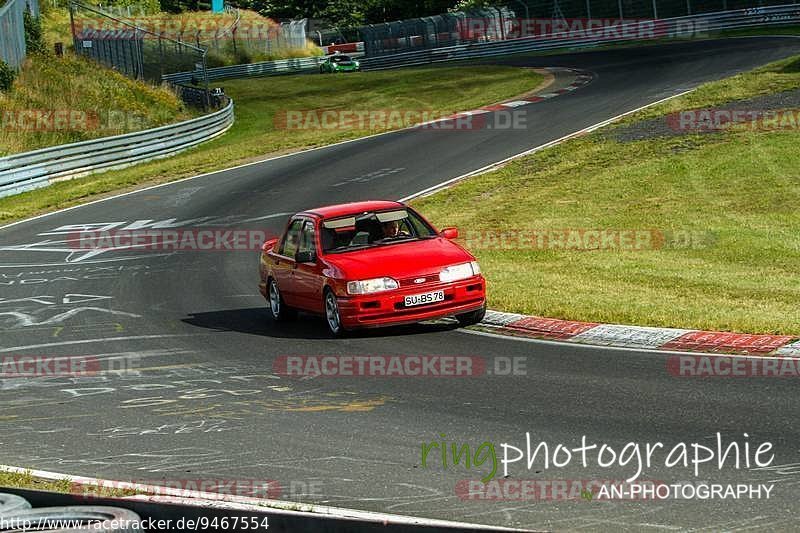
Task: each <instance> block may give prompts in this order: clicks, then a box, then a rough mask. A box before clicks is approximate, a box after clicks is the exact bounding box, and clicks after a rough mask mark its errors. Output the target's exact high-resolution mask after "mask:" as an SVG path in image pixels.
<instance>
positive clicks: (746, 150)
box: [414, 57, 800, 334]
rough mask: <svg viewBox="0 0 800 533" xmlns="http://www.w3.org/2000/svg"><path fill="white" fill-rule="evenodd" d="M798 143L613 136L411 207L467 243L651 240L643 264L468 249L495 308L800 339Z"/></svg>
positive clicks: (587, 253) (768, 79) (744, 90)
mask: <svg viewBox="0 0 800 533" xmlns="http://www.w3.org/2000/svg"><path fill="white" fill-rule="evenodd" d="M798 65H800V58H797V57H796V58H793V59H791V60H787V61H781V62H778V63H776V64H773V65H770V66H768V67H765V68H762V69H759V70H758V71H756V72H753V73H747V74H743V75H740V76H736V77H734V78H731V79H728V80H722V81H719V82H714V83H711V84H707V85H705V86H703V87H701V88H700V89H699V90H698V91H696V92H695V93H690V94H688V95H685V96H683V97H681V98H679V99H675V100H672V101H670V102H667V103H664V104H662V105H660V106H658V107H656V108H654V109H650V110H645V111H643V112H641V113H639V114H638V115H637V116H636V117H633V118H629V119H627V120H626V121H625V122H627V123H630V122H634V121H635V120H638V119H641V118H653V117H654V116H659V115H663V114H664V113H667V112H671V111H675V110H678V109H687V108H692V107H697V106H705V107H708V106H709V105H716V104H719V103H722V102H725V101H730V100H732V99H734V98H745V97H749V96H755V95H759V94H764V93H768V92H773V91H775V90H779V89H786V88H792V87H797V86H798V84H800V69H799V68H798ZM798 146H800V134H798V132H797V130H796V129H795V130H792V131H774V132H767V131H762V132H756V131H742V130H738V131H728V132H725V133H718V134H711V135H697V134H694V135H689V136H681V137H673V138H654V139H648V140H643V141H636V142H619V141H617V140H614V138H613V137H612V136H611V135H609V131H608V130H603V131H600V132H596V133H594V134H591V135H588V136H585V137H581V138H577V139H575V140H571V141H568V142H566V143H564V144H561V145H559V146H557V147H554V148H551V149H548V150H545V151H542V152H539V153H537V154H534V155H532V156H528V157H525V158H521V159H520V160H517V161H515V162H513V163H510V164H509V165H507V166H505V167H504V168H502V169H500V170H498V171H494V172H490V173H487V174H484V175H481V176H477V177H474V178H471V179H469V180H467V181H465V182H463V183H461V184H458V185H456V186H454V187H452V188H450V189H447V190H444V191H442V192H439V193H437V194H435V195H433V196H430V197H427V198H422V199H419V200H417V201H415V202H414V204H415V206H416V207H418V208H419V209H420V210H421V211H422V212H424V213H425V214H426V215H428V216H429V217H430V218H431V220H432V221H433V222H434V223H436V224H438V225H440V226H447V225H456V226H458V227H459V228H460V229H461V231H462V234H465V235H467V236H470V235H472V236H474V235H476V233H475V232H481V231H494V230H499V231H507V232H511V233H513V232H517V231H526V230H527V231H531V230H547V229H568V228H572V229H578V228H589V229H620V230H624V229H656V230H659V231H662V232H663V233H665V234H667V235H669V234H670V233H672V232H688V233H689V234H695V235H698V236H700V237H701V238H699V239H696V240H695V242H694V245H692V246H686V247H684V246H679V245H677V244H676V243H672V245H668V246H664V247H661V248H657V249H650V250H646V251H610V250H603V251H597V250H584V251H577V250H564V249H562V250H553V249H538V250H536V249H532V248H533V247H528V248H527V249H517V250H498V249H491V247H490V246H487V245H485V243H486V241H485V240H484V241H476V240H475V239H474V237H472V238H471V239H472V242H473V243H476V242H478V243H484V244H479V245H478V247H477V248H475V249H473V251H474V253H475V254H476V255H477V257H478V259H479V260H480V262H481V264H482V268H483V270H484V272H485V274H486V276H487V278H488V280H489V297H490V305H491V307H492V308H495V309H502V310H506V311H513V312H520V313H529V314H534V315H540V316H547V317H554V318H564V319H572V320H586V321H599V322H611V323H625V324H638V325H652V326H667V327H684V328H698V329H711V330H726V331H742V332H751V333H786V334H798V333H800V313H798V312H797V302H798V301H799V300H800V210H798V209H797V206H798V205H800V170H799V169H798V165H797V161H798V153H800V152H798Z"/></svg>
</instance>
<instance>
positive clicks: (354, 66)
mask: <svg viewBox="0 0 800 533" xmlns="http://www.w3.org/2000/svg"><path fill="white" fill-rule="evenodd" d="M359 70H361V64H360V63H359V62H358V60H357V59H353V58H352V57H350V56H346V55H342V54H335V55H332V56H328V57H327V58H325V61H323V62H322V63H320V65H319V71H320V73H321V74H325V73H326V72H328V73H331V72H358V71H359Z"/></svg>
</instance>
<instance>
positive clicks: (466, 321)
mask: <svg viewBox="0 0 800 533" xmlns="http://www.w3.org/2000/svg"><path fill="white" fill-rule="evenodd" d="M484 316H486V306H485V305H484V306H483V307H481V308H480V309H478V310H477V311H470V312H469V313H462V314H460V315H456V320H458V324H459V325H460V326H461V327H462V328H464V327H467V326H474V325H475V324H477V323H479V322H480V321H481V320H483V317H484Z"/></svg>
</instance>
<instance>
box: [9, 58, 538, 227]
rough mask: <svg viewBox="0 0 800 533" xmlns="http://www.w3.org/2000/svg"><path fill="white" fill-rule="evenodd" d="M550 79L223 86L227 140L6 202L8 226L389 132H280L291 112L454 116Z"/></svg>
mask: <svg viewBox="0 0 800 533" xmlns="http://www.w3.org/2000/svg"><path fill="white" fill-rule="evenodd" d="M541 81H542V76H541V75H539V74H537V73H535V72H534V71H532V70H529V69H519V68H514V67H487V66H478V67H449V68H439V67H434V68H419V69H402V70H398V71H392V72H388V71H387V72H368V73H354V74H347V75H341V76H339V75H328V76H323V75H301V76H284V77H270V78H260V79H248V80H230V81H226V82H222V83H221V85H222V86H224V88H225V92H226V93H227V94H229V95H230V96H232V97H233V99H234V101H235V104H236V122H235V124H234V126H233V128H232V129H231V130H230V131H229V132H228V133H227V134H225V135H223V136H221V137H219V138H218V139H215V140H213V141H211V142H209V143H206V144H203V145H201V146H200V147H198V148H195V149H193V150H190V151H187V152H185V153H183V154H180V155H177V156H175V157H172V158H169V159H164V160H160V161H156V162H151V163H145V164H142V165H138V166H135V167H131V168H128V169H124V170H119V171H111V172H106V173H103V174H97V175H93V176H90V177H87V178H82V179H78V180H73V181H67V182H61V183H57V184H54V185H51V186H50V187H47V188H44V189H39V190H36V191H31V192H28V193H23V194H19V195H16V196H12V197H7V198H2V199H0V224H2V223H7V222H11V221H13V220H17V219H21V218H25V217H28V216H31V215H34V214H37V213H42V212H45V211H48V210H54V209H59V208H63V207H67V206H70V205H75V204H78V203H81V202H84V201H87V200H91V199H93V198H95V197H97V196H98V195H101V194H104V193H110V192H116V191H120V190H124V189H126V188H132V187H137V186H142V185H145V184H152V183H158V182H166V181H171V180H175V179H178V178H181V177H185V176H191V175H195V174H198V173H202V172H208V171H213V170H218V169H221V168H224V167H226V166H232V165H236V164H240V163H243V162H247V161H250V160H254V159H261V158H264V157H266V156H269V155H274V154H280V153H286V152H289V151H293V150H297V149H301V148H307V147H312V146H320V145H324V144H328V143H332V142H336V141H342V140H345V139H353V138H356V137H360V136H364V135H368V134H371V133H376V132H378V131H381V130H351V129H348V130H338V129H337V130H331V129H294V130H285V129H276V128H275V126H274V124H273V117H274V116H275V114H276V113H278V112H281V111H287V110H309V109H317V108H320V107H323V106H324V108H325V109H334V110H336V109H338V110H369V109H376V110H386V109H396V110H409V109H410V110H421V109H431V110H436V111H437V112H439V113H442V114H446V113H452V112H455V111H461V110H467V109H472V108H474V107H477V106H481V105H484V104H488V103H492V102H496V101H500V100H504V99H508V98H512V97H514V96H517V95H519V94H522V93H525V92H528V91H530V90H531V89H534V88H535V87H537V86H538V85H539V84H540V82H541Z"/></svg>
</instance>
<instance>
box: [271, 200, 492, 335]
mask: <svg viewBox="0 0 800 533" xmlns="http://www.w3.org/2000/svg"><path fill="white" fill-rule="evenodd" d="M457 237H458V230H456V229H455V228H446V229H444V230H442V231H441V232H439V231H436V229H434V227H433V226H431V224H430V223H429V222H428V221H427V220H425V219H424V218H423V217H422V216H421V215H420V214H419V213H417V212H416V211H414V210H413V209H411V208H410V207H408V206H406V205H404V204H402V203H399V202H389V201H371V202H356V203H350V204H342V205H333V206H328V207H320V208H318V209H311V210H309V211H304V212H302V213H297V214H296V215H294V216H292V217H291V218H290V219H289V223H288V225H287V227H286V231H285V232H284V234H283V236H282V237H281V238H280V239H271V240H268V241H267V242H265V243H264V246H263V248H262V253H261V264H260V274H261V282H260V283H259V289H260V291H261V294H262V295H264V298H266V299H267V302H268V303H269V308H270V311H271V314H272V317H273V319H275V320H278V321H280V320H284V319H288V318H293V317H294V316H295V315H296V311H298V310H301V311H306V312H309V313H314V314H319V315H322V316H324V317H325V318H326V321H327V323H328V328H329V329H330V331H331V333H332V334H333V335H334V336H337V335H341V334H342V333H343V332H344V331H346V330H350V329H356V328H363V327H374V326H389V325H396V324H407V323H413V322H420V321H423V320H431V319H435V318H441V317H446V316H454V317H455V318H457V319H458V321H459V322H460V323H461V325H465V326H466V325H470V324H476V323H478V322H480V321H481V320H482V319H483V316H484V314H485V313H486V281H485V280H484V278H483V276H482V275H481V271H480V268H479V267H478V263H477V262H476V261H475V258H474V257H473V256H472V255H471V254H470V253H469V252H467V251H466V250H464V249H463V248H462V247H461V246H459V245H458V244H456V243H454V242H452V239H455V238H457Z"/></svg>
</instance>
